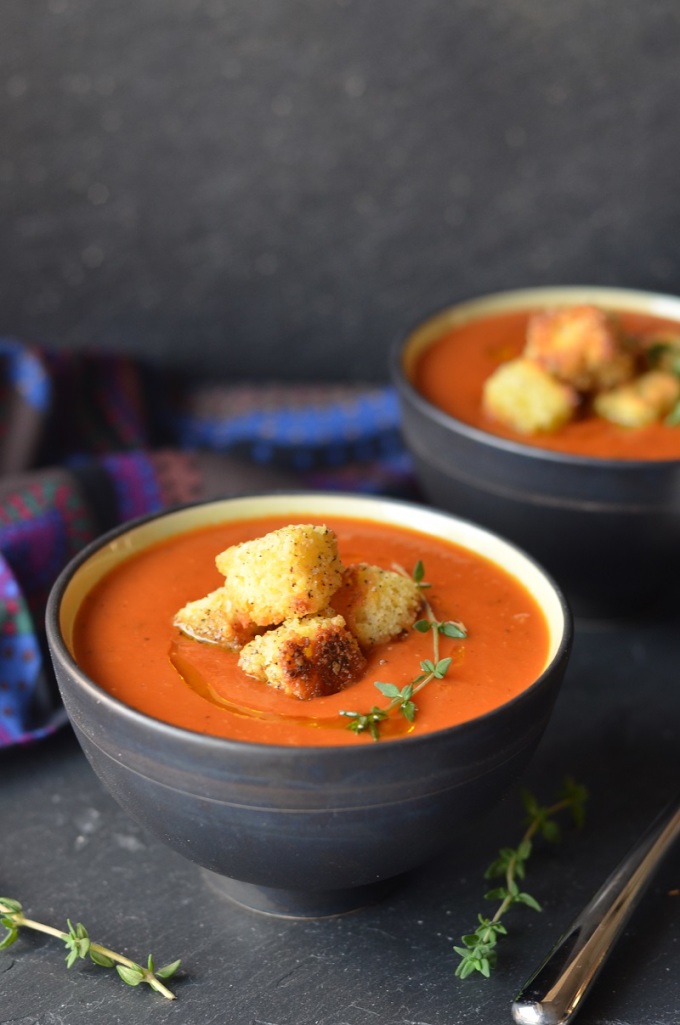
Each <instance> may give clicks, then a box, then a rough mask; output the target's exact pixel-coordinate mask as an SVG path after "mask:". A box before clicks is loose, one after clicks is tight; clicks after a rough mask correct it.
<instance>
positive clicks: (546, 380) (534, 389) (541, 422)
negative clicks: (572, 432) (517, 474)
mask: <svg viewBox="0 0 680 1025" xmlns="http://www.w3.org/2000/svg"><path fill="white" fill-rule="evenodd" d="M482 404H483V407H484V411H485V413H487V414H488V415H489V416H491V417H493V418H494V419H495V420H498V421H499V422H500V423H502V424H505V425H506V427H511V428H512V429H513V430H515V431H519V432H520V433H521V434H534V433H536V432H538V431H555V430H557V429H558V428H559V427H562V426H563V425H564V424H565V423H567V422H568V421H569V420H570V419H571V417H572V416H573V413H574V410H575V408H576V404H577V396H576V393H575V392H574V389H573V388H570V387H569V386H568V385H566V384H562V383H560V382H559V381H556V380H555V379H554V377H551V375H550V374H549V373H548V372H547V371H546V370H544V369H543V368H541V367H539V366H538V365H537V364H536V363H534V362H533V361H532V360H529V359H523V358H522V357H519V358H517V359H513V360H509V361H508V362H507V363H503V364H501V366H500V367H498V369H497V370H495V371H494V372H493V374H491V376H490V377H488V378H487V380H486V381H485V382H484V390H483V395H482Z"/></svg>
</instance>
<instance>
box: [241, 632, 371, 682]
mask: <svg viewBox="0 0 680 1025" xmlns="http://www.w3.org/2000/svg"><path fill="white" fill-rule="evenodd" d="M238 664H239V667H240V668H241V669H242V670H243V671H244V672H245V673H248V674H249V675H250V676H254V677H255V678H256V679H258V680H261V681H262V682H263V683H268V684H269V685H270V686H271V687H276V688H278V689H279V690H283V691H285V692H286V694H289V695H290V696H291V697H296V698H300V699H302V700H307V699H309V698H317V697H322V696H324V695H326V694H335V693H336V692H337V691H339V690H342V689H343V688H344V687H347V686H348V685H349V684H350V683H353V682H354V681H355V680H357V679H358V678H359V677H360V676H361V674H362V673H363V671H364V669H365V667H366V660H365V658H364V656H363V655H362V653H361V649H360V648H359V645H358V643H357V640H356V638H355V637H353V636H352V634H351V633H350V632H349V630H348V629H347V627H346V625H345V620H344V619H343V618H342V616H330V617H326V616H306V617H305V618H303V619H298V618H297V617H296V618H293V619H290V620H288V621H287V622H285V623H283V624H282V625H281V626H278V627H276V628H275V629H273V630H267V631H266V633H263V634H260V636H258V637H255V638H254V639H253V640H252V641H250V643H249V644H246V646H245V647H244V648H243V650H242V651H241V655H240V657H239V662H238Z"/></svg>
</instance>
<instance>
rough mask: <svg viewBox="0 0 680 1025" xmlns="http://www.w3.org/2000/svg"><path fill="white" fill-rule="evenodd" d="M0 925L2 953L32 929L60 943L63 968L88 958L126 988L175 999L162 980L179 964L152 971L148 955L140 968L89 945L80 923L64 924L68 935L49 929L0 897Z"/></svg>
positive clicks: (151, 959)
mask: <svg viewBox="0 0 680 1025" xmlns="http://www.w3.org/2000/svg"><path fill="white" fill-rule="evenodd" d="M0 925H3V926H4V927H5V929H6V933H5V936H4V938H3V939H2V940H0V950H4V949H6V948H7V947H9V946H11V945H12V943H14V941H15V940H16V939H17V937H18V935H19V930H20V929H33V930H34V931H35V932H42V933H46V934H47V935H48V936H54V937H56V938H57V939H58V940H61V941H62V943H64V945H65V946H66V949H67V950H68V954H67V955H66V967H67V968H71V967H72V966H73V965H74V964H75V962H76V961H77V960H78V959H79V958H82V959H86V958H88V957H89V959H90V960H91V961H92V962H93V963H94V964H96V965H99V967H100V968H114V967H115V969H116V971H117V972H118V975H119V976H120V977H121V979H122V980H123V982H125V983H126V984H127V985H128V986H138V985H139V984H140V983H142V982H143V983H146V984H147V985H148V986H150V987H151V989H154V990H156V992H157V993H160V994H161V995H162V996H164V997H165V998H166V1000H175V999H176V997H175V994H174V993H173V992H172V991H171V990H169V989H168V987H167V986H166V985H164V983H163V981H162V980H163V979H169V978H170V977H171V976H172V975H174V974H175V972H176V971H177V969H178V968H179V966H180V962H179V961H173V962H172V963H171V964H167V965H164V967H163V968H156V967H155V966H154V963H153V958H152V956H151V954H149V958H148V961H147V966H146V968H144V967H143V966H142V965H139V964H137V962H136V961H132V960H130V958H129V957H126V956H125V955H124V954H118V953H116V951H115V950H111V949H110V948H109V947H104V946H102V945H101V944H100V943H93V942H92V940H91V939H90V936H89V934H88V931H87V929H86V928H85V926H84V925H83V924H82V922H78V923H77V924H76V925H73V923H72V922H71V921H70V919H69V920H67V926H68V931H66V932H65V931H64V930H62V929H56V928H55V927H54V926H52V925H45V924H44V923H43V922H36V921H35V920H34V919H32V918H27V917H26V915H25V914H24V912H23V908H22V906H21V904H20V903H19V901H17V900H12V899H11V898H10V897H0Z"/></svg>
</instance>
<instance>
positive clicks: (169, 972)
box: [156, 959, 182, 979]
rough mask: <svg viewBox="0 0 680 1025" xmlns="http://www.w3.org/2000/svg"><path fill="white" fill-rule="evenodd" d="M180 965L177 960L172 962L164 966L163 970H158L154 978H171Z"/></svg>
mask: <svg viewBox="0 0 680 1025" xmlns="http://www.w3.org/2000/svg"><path fill="white" fill-rule="evenodd" d="M181 963H182V962H181V961H180V960H179V959H178V960H177V961H172V962H171V963H170V964H166V965H164V966H163V968H159V969H158V971H157V972H156V977H157V978H159V979H169V978H171V977H172V976H173V975H174V974H175V972H176V971H177V969H178V968H179V966H180V965H181Z"/></svg>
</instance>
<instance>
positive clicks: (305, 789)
mask: <svg viewBox="0 0 680 1025" xmlns="http://www.w3.org/2000/svg"><path fill="white" fill-rule="evenodd" d="M279 514H281V515H282V516H285V517H286V519H287V520H288V522H305V521H307V520H308V518H310V517H312V516H318V517H324V516H325V517H333V516H349V517H354V518H360V519H369V520H377V521H379V522H385V523H392V524H396V525H402V526H407V527H408V528H409V529H415V530H419V531H421V532H424V533H431V534H434V535H436V536H437V537H442V538H444V539H449V540H452V541H454V542H457V543H459V544H462V545H464V546H466V547H467V548H470V549H472V550H474V551H479V552H480V553H482V554H485V555H486V556H487V557H488V558H491V559H492V560H493V561H495V562H497V563H498V564H500V565H501V566H504V567H505V568H506V569H507V570H508V571H509V572H510V573H513V574H514V575H516V576H518V577H519V578H520V579H521V580H522V581H523V582H524V585H525V586H526V587H527V588H528V589H529V591H530V592H531V593H532V594H533V595H534V596H535V598H536V599H537V601H538V602H539V604H540V606H541V608H542V609H543V611H544V614H545V616H546V620H547V622H548V624H549V632H550V653H549V658H548V660H547V664H546V666H545V670H544V671H543V672H542V674H541V675H540V677H539V678H538V679H537V680H536V681H535V682H534V683H533V684H532V685H531V686H529V687H528V688H527V689H526V690H525V691H524V692H523V693H521V694H520V695H519V696H518V697H516V698H514V699H513V700H511V701H509V702H507V703H506V704H504V705H502V706H501V707H498V708H496V709H494V710H493V711H491V712H489V713H488V714H486V715H483V716H481V717H479V718H477V719H474V720H472V721H469V722H466V723H463V724H462V725H459V726H454V727H451V728H449V729H443V730H440V731H437V732H433V733H426V734H423V735H421V736H417V735H416V736H411V737H406V738H404V739H399V740H390V741H382V742H379V743H371V744H363V743H357V745H356V746H353V745H349V746H347V745H345V746H337V747H289V746H274V745H270V744H257V743H246V742H240V741H235V740H233V741H232V740H226V739H222V738H219V737H212V736H207V735H205V734H200V733H196V732H192V731H190V730H187V729H183V728H180V727H177V726H173V725H169V724H167V723H164V722H162V721H159V720H157V719H154V718H151V717H150V716H148V715H145V714H142V713H141V712H138V711H136V710H135V709H133V708H131V707H129V706H127V705H125V704H123V703H121V702H120V701H118V700H117V699H116V698H114V697H112V696H111V695H110V694H108V693H106V692H105V691H104V690H102V689H101V688H100V687H99V686H98V685H97V683H96V682H95V681H94V680H92V679H90V678H88V676H87V675H86V674H85V673H84V672H83V671H82V670H81V669H80V668H79V666H78V665H77V663H76V661H75V660H74V657H73V654H72V638H73V630H74V620H75V618H76V616H77V612H78V608H79V606H80V604H81V603H82V601H83V599H84V597H85V595H86V594H87V593H88V592H89V591H90V590H91V588H92V587H93V586H94V585H95V583H96V582H97V581H98V580H99V579H101V577H102V576H104V575H105V574H106V573H107V572H108V571H109V570H110V569H111V568H113V567H114V566H115V565H116V564H118V563H119V562H120V561H121V560H122V559H125V558H128V557H129V556H130V555H133V554H134V553H135V552H138V551H140V550H141V549H143V548H144V547H146V546H148V545H149V544H153V543H155V542H156V541H158V540H160V539H161V538H163V537H168V536H170V535H173V534H175V533H181V532H184V531H186V530H190V529H193V528H195V527H199V526H206V525H208V524H211V523H219V522H223V521H225V520H239V519H240V520H247V519H249V518H252V517H261V516H264V515H279ZM571 635H572V634H571V617H570V613H569V609H568V606H567V605H566V603H565V601H564V599H563V597H562V595H561V593H560V592H559V590H558V589H557V588H556V587H555V585H554V584H553V582H552V580H551V579H550V578H549V577H548V576H547V575H546V574H545V572H544V571H543V570H542V569H541V568H540V567H539V566H538V565H537V564H536V563H535V562H534V561H533V560H532V559H530V558H529V557H527V556H526V555H525V554H524V553H522V552H521V551H519V550H518V549H516V548H515V547H514V546H512V545H509V544H508V543H506V542H505V541H503V540H501V539H500V538H496V537H494V536H493V535H491V534H489V533H488V532H486V531H483V530H481V529H480V528H478V527H476V526H474V525H472V524H468V523H465V522H464V521H461V520H458V519H456V518H454V517H451V516H448V515H446V514H444V513H440V512H435V511H432V510H428V509H425V508H424V507H420V506H417V505H412V504H411V503H407V502H400V501H392V500H390V501H385V500H383V499H374V498H366V497H357V496H349V495H347V496H343V495H320V494H314V495H305V494H301V495H300V494H291V495H275V496H257V497H246V498H237V499H226V500H223V501H217V502H212V503H207V504H201V505H196V506H191V507H186V508H183V509H179V510H176V511H174V512H169V513H165V514H161V515H158V516H154V517H149V518H146V519H144V520H141V521H137V522H135V523H133V524H128V525H126V526H123V527H121V528H119V529H118V530H114V531H112V532H110V533H108V534H107V535H105V536H104V537H103V538H101V539H100V540H98V541H96V542H95V543H94V544H92V545H90V547H89V548H87V549H86V550H85V551H83V552H82V553H81V554H80V555H79V556H77V557H76V558H75V559H74V560H73V561H72V562H71V564H70V565H69V566H68V567H67V568H66V569H65V570H64V572H63V573H62V574H61V576H60V577H59V579H58V581H57V582H56V583H55V585H54V588H53V590H52V593H51V595H50V599H49V603H48V609H47V637H48V643H49V647H50V651H51V655H52V659H53V662H54V667H55V671H56V675H57V680H58V682H59V687H60V690H61V694H62V696H63V700H64V704H65V706H66V709H67V712H68V714H69V717H70V720H71V723H72V725H73V728H74V730H75V732H76V735H77V737H78V739H79V741H80V744H81V746H82V748H83V750H84V752H85V754H86V756H87V758H88V760H89V762H90V764H91V765H92V767H93V769H94V771H95V772H96V773H97V775H98V776H99V778H100V779H101V781H102V782H103V784H104V786H105V787H106V788H107V789H108V790H109V792H110V793H111V794H112V795H113V797H114V798H115V799H116V800H117V801H118V802H119V804H120V805H121V806H122V807H123V808H124V809H125V811H127V812H128V813H129V814H130V815H131V816H132V817H133V818H134V819H136V820H137V821H138V822H140V823H141V824H142V825H143V826H144V827H145V828H146V829H148V830H149V831H150V832H151V833H152V834H153V835H154V836H155V837H157V838H158V839H159V840H161V841H162V842H163V843H165V844H167V845H168V846H170V847H171V848H172V849H174V850H175V851H178V852H179V853H180V854H182V855H184V856H185V857H186V858H188V859H189V860H190V861H193V862H195V863H196V864H198V865H200V866H202V867H203V868H204V869H205V870H207V878H208V879H209V880H210V883H211V885H213V886H215V887H216V888H217V889H218V890H219V891H220V892H222V893H224V894H226V895H227V896H229V897H231V898H232V899H233V900H235V901H237V902H238V903H240V904H242V905H245V906H246V907H249V908H252V909H254V910H259V911H264V912H268V913H270V914H277V915H287V916H295V917H307V916H315V917H318V916H321V915H330V914H338V913H342V912H345V911H348V910H351V909H352V908H355V907H358V906H360V905H362V904H365V903H366V902H367V901H370V900H373V899H376V898H377V897H379V896H380V895H381V894H382V893H383V892H384V889H385V887H386V886H388V885H389V884H390V881H391V880H395V879H396V878H398V877H399V876H401V875H402V874H403V873H406V872H408V871H409V870H411V869H413V868H415V867H417V866H420V865H422V864H423V863H425V862H426V861H428V860H429V859H430V858H433V857H434V856H435V855H437V854H439V853H440V852H441V851H442V850H443V849H444V848H445V847H446V846H447V845H449V844H451V843H452V842H453V840H454V839H455V836H456V834H457V833H459V832H460V831H461V829H462V828H464V827H466V826H467V825H468V824H469V823H471V822H472V821H474V820H475V819H476V818H478V817H479V816H480V815H482V814H483V813H484V812H486V811H488V810H489V809H490V808H492V807H493V805H494V804H495V803H496V802H497V801H498V800H499V799H500V798H501V796H502V795H503V794H504V792H505V791H506V790H507V789H508V788H509V787H510V786H511V784H512V783H513V781H514V780H515V779H516V777H517V776H518V775H519V774H520V773H521V772H522V770H523V769H524V767H525V765H526V764H527V762H528V760H529V758H530V757H531V754H532V753H533V751H534V749H535V747H536V745H537V744H538V742H539V739H540V737H541V734H542V733H543V730H544V729H545V726H546V725H547V722H548V719H549V717H550V714H551V711H552V708H553V704H554V701H555V699H556V696H557V693H558V690H559V687H560V683H561V680H562V676H563V673H564V670H565V667H566V664H567V660H568V655H569V651H570V645H571Z"/></svg>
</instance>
